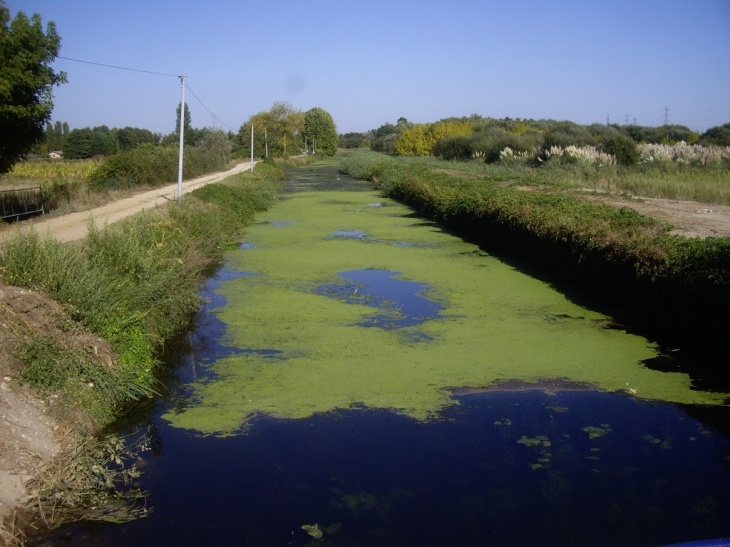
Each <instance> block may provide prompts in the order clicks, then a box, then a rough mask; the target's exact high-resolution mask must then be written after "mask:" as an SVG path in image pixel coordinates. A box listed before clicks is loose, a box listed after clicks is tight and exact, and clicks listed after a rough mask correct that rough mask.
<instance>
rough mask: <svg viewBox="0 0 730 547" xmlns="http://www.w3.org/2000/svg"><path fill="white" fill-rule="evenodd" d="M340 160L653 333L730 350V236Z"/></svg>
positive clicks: (416, 168)
mask: <svg viewBox="0 0 730 547" xmlns="http://www.w3.org/2000/svg"><path fill="white" fill-rule="evenodd" d="M341 168H342V170H343V171H344V172H346V173H349V174H350V175H352V176H355V177H359V178H365V179H369V180H373V181H374V182H376V184H378V185H379V187H381V188H382V189H383V191H384V192H385V193H386V194H387V195H388V196H390V197H393V198H395V199H398V200H400V201H402V202H404V203H407V204H408V205H411V206H412V207H415V208H416V209H418V210H420V211H421V212H422V213H423V214H424V215H426V216H429V217H431V218H434V219H436V220H439V221H443V222H445V223H446V224H447V225H448V226H449V227H451V228H452V229H454V230H455V231H457V232H458V233H459V234H462V235H464V236H467V237H469V238H471V239H473V240H475V241H476V242H478V243H480V244H481V245H483V246H484V247H485V248H486V249H487V250H489V251H492V252H502V253H508V254H509V255H513V256H518V257H521V258H522V259H525V260H526V261H528V262H529V263H530V264H532V265H535V266H538V267H539V268H541V269H542V270H544V271H547V272H549V274H550V275H551V276H553V277H556V278H557V279H559V280H567V281H570V282H571V283H578V284H580V285H582V286H584V287H587V288H589V289H590V292H591V294H593V295H595V296H597V297H598V298H599V299H601V300H602V301H604V302H606V303H608V304H610V305H611V306H612V307H615V309H616V310H617V313H618V314H621V315H623V316H624V317H621V319H625V320H626V321H628V322H629V323H630V324H633V325H635V326H637V327H638V328H640V329H641V330H642V331H644V332H645V333H647V334H650V335H654V336H657V337H659V338H660V339H664V340H666V341H668V342H671V343H672V344H675V345H678V344H689V345H692V346H694V347H697V348H701V349H703V350H707V351H711V352H713V353H720V354H723V355H727V354H730V238H729V237H725V238H707V239H704V240H701V239H686V238H682V237H679V236H673V235H670V234H669V233H668V230H669V227H668V226H666V225H663V224H661V223H659V222H658V221H655V220H653V219H650V218H648V217H645V216H642V215H640V214H639V213H637V212H635V211H634V210H632V209H629V208H627V207H624V208H620V209H617V208H615V207H610V206H607V205H595V204H590V203H587V202H584V201H582V200H580V199H578V198H574V197H571V196H566V195H561V194H557V193H550V192H542V191H532V192H526V191H521V190H517V189H513V188H504V187H500V186H497V185H495V184H493V183H491V182H488V181H484V180H478V179H467V178H460V177H458V176H454V175H449V174H445V173H437V172H433V171H431V170H430V169H429V168H428V167H426V166H425V165H419V164H417V163H413V162H412V161H411V162H400V161H398V160H397V159H394V158H388V157H384V156H382V155H380V154H375V153H370V152H366V153H356V154H353V155H352V156H351V157H350V158H346V159H345V160H344V162H343V164H342V167H341Z"/></svg>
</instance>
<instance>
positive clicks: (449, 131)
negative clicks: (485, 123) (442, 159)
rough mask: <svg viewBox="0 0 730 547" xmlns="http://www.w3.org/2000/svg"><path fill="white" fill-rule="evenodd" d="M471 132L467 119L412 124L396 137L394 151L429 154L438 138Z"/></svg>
mask: <svg viewBox="0 0 730 547" xmlns="http://www.w3.org/2000/svg"><path fill="white" fill-rule="evenodd" d="M471 132H472V123H471V122H468V121H466V122H437V123H431V124H418V125H414V126H413V127H411V128H410V129H406V130H405V131H404V132H403V133H401V135H400V136H399V137H398V140H397V141H396V142H395V153H396V154H398V155H400V156H430V155H431V152H432V150H433V147H434V145H435V144H436V143H437V142H438V141H439V140H441V139H444V138H448V137H458V136H464V135H469V134H470V133H471Z"/></svg>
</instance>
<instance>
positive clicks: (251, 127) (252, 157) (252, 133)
mask: <svg viewBox="0 0 730 547" xmlns="http://www.w3.org/2000/svg"><path fill="white" fill-rule="evenodd" d="M251 174H252V175H253V124H251Z"/></svg>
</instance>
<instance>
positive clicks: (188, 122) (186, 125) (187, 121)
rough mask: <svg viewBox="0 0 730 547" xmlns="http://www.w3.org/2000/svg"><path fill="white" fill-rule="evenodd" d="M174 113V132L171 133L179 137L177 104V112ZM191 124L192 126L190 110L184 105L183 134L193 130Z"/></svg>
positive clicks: (178, 109)
mask: <svg viewBox="0 0 730 547" xmlns="http://www.w3.org/2000/svg"><path fill="white" fill-rule="evenodd" d="M175 113H176V114H177V120H176V121H175V131H173V133H175V134H176V135H178V137H179V136H180V103H178V104H177V110H176V111H175ZM191 124H192V118H191V117H190V109H189V108H188V103H185V121H184V123H183V131H184V133H187V132H188V131H190V130H191V129H192V128H193V126H192V125H191ZM183 137H184V136H183Z"/></svg>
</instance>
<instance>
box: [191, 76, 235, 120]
mask: <svg viewBox="0 0 730 547" xmlns="http://www.w3.org/2000/svg"><path fill="white" fill-rule="evenodd" d="M187 88H188V90H189V91H190V93H192V95H193V97H195V98H196V99H197V100H198V102H199V103H200V106H202V107H203V108H205V110H207V111H208V114H210V115H211V116H213V119H214V120H218V121H219V122H220V123H221V125H225V126H226V127H227V128H228V129H230V130H232V131H235V130H236V128H235V127H231V126H230V125H228V124H227V123H224V122H223V121H222V120H221V119H220V118H219V117H218V116H216V115H215V114H213V113H212V112H211V111H210V110H209V109H208V107H207V106H205V105H204V104H203V101H201V100H200V99H198V96H197V95H196V94H195V92H194V91H193V90H192V89H190V86H189V85H188V86H187Z"/></svg>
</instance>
